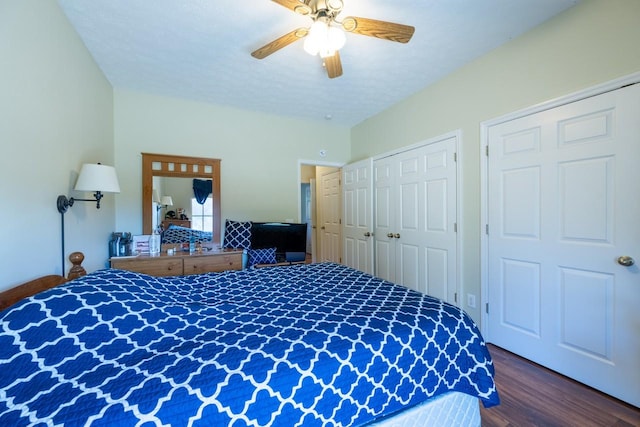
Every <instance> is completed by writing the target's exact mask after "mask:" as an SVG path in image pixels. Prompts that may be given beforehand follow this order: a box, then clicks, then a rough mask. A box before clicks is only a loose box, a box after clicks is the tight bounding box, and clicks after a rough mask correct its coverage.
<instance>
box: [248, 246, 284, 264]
mask: <svg viewBox="0 0 640 427" xmlns="http://www.w3.org/2000/svg"><path fill="white" fill-rule="evenodd" d="M248 252H249V260H248V261H247V265H248V266H249V267H252V266H254V265H256V264H275V263H276V262H277V261H276V248H266V249H249V250H248Z"/></svg>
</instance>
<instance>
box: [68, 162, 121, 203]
mask: <svg viewBox="0 0 640 427" xmlns="http://www.w3.org/2000/svg"><path fill="white" fill-rule="evenodd" d="M74 190H75V191H95V193H94V194H93V197H95V198H94V199H76V198H74V197H71V198H69V199H67V197H66V196H64V195H60V196H58V201H57V206H58V212H60V213H61V214H63V213H65V212H66V211H67V209H69V208H70V207H71V206H73V203H74V202H77V201H81V202H96V208H97V209H100V199H102V197H103V194H102V193H103V192H104V193H119V192H120V185H119V184H118V177H117V176H116V170H115V168H114V167H113V166H107V165H101V164H100V163H97V164H92V163H85V164H84V165H82V169H80V175H79V176H78V181H77V182H76V186H75V187H74Z"/></svg>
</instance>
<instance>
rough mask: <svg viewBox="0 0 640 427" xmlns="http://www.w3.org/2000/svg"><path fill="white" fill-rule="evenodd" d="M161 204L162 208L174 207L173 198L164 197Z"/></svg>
mask: <svg viewBox="0 0 640 427" xmlns="http://www.w3.org/2000/svg"><path fill="white" fill-rule="evenodd" d="M160 204H161V205H162V206H173V199H172V198H171V196H162V199H161V200H160Z"/></svg>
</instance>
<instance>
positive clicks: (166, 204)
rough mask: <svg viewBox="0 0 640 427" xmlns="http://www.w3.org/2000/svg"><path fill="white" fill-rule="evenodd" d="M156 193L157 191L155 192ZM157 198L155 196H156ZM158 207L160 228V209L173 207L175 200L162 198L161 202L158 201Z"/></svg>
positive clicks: (157, 220)
mask: <svg viewBox="0 0 640 427" xmlns="http://www.w3.org/2000/svg"><path fill="white" fill-rule="evenodd" d="M153 191H154V192H155V190H153ZM154 197H155V196H154ZM156 203H157V206H156V216H157V218H156V222H157V226H158V227H160V209H162V208H168V207H169V206H173V199H172V198H171V196H162V198H161V199H160V200H157V201H156Z"/></svg>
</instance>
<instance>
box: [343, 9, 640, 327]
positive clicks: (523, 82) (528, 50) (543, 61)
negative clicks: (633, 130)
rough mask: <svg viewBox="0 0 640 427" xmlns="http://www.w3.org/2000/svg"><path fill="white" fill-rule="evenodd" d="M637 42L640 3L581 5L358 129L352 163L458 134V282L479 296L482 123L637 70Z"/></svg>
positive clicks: (639, 66) (474, 313) (639, 60)
mask: <svg viewBox="0 0 640 427" xmlns="http://www.w3.org/2000/svg"><path fill="white" fill-rule="evenodd" d="M639 41H640V1H638V0H585V1H584V2H583V3H581V4H578V5H577V6H575V7H574V8H572V9H569V10H568V11H566V12H565V13H563V14H561V15H559V16H557V17H556V18H554V19H552V20H550V21H548V22H547V23H545V24H543V25H542V26H540V27H538V28H536V29H534V30H533V31H531V32H529V33H527V34H525V35H523V36H521V37H519V38H517V39H515V40H513V41H512V42H510V43H508V44H506V45H503V46H502V47H500V48H498V49H496V50H494V51H493V52H491V53H490V54H488V55H485V56H483V57H481V58H479V59H478V60H476V61H474V62H472V63H470V64H468V65H467V66H465V67H462V68H461V69H459V70H457V71H456V72H454V73H452V74H451V75H449V76H447V77H446V78H444V79H442V80H441V81H439V82H437V83H436V84H434V85H432V86H430V87H428V88H426V89H425V90H423V91H421V92H419V93H417V94H416V95H414V96H412V97H411V98H409V99H407V100H405V101H404V102H401V103H399V104H397V105H396V106H395V107H393V108H391V109H389V110H387V111H385V112H383V113H381V114H380V115H378V116H376V117H373V118H371V119H369V120H367V121H365V122H363V123H362V124H360V125H359V126H357V127H355V128H354V129H353V130H352V141H351V144H352V146H351V149H352V159H353V160H359V159H363V158H366V157H369V156H372V155H376V154H379V153H383V152H386V151H389V150H392V149H395V148H398V147H402V146H405V145H410V144H414V143H416V142H419V141H422V140H426V139H429V138H432V137H436V136H438V135H441V134H444V133H446V132H449V131H453V130H456V129H462V131H463V137H462V153H461V154H462V159H463V163H462V165H461V166H462V199H463V202H462V203H463V206H462V209H463V215H462V218H463V220H462V224H461V225H462V226H461V231H462V233H463V235H462V242H463V243H462V248H461V251H460V254H461V256H462V275H461V283H462V286H463V291H464V292H472V293H475V294H476V295H477V296H479V295H480V229H481V224H480V160H481V159H480V123H481V122H482V121H485V120H488V119H491V118H494V117H497V116H500V115H503V114H506V113H508V112H511V111H514V110H518V109H522V108H525V107H527V106H531V105H535V104H538V103H541V102H544V101H547V100H550V99H553V98H557V97H560V96H563V95H566V94H569V93H573V92H576V91H578V90H581V89H584V88H588V87H590V86H593V85H596V84H598V83H602V82H606V81H609V80H613V79H615V78H618V77H621V76H625V75H628V74H631V73H633V72H636V71H640V48H639V46H638V43H639ZM463 300H465V299H463ZM479 307H480V305H478V308H477V309H475V310H473V309H469V312H470V314H471V315H472V316H473V317H474V318H475V319H476V320H479V318H480V315H479V313H480V311H479V310H480V309H479ZM464 308H465V309H468V307H464Z"/></svg>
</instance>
